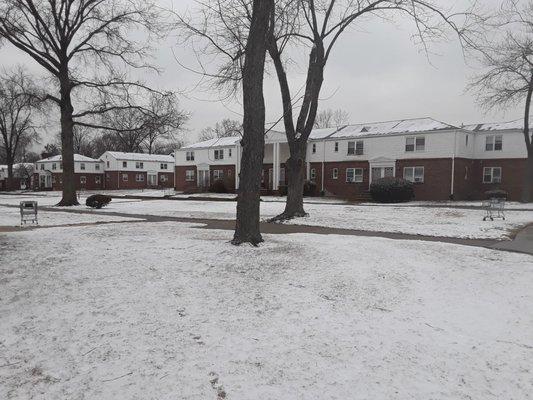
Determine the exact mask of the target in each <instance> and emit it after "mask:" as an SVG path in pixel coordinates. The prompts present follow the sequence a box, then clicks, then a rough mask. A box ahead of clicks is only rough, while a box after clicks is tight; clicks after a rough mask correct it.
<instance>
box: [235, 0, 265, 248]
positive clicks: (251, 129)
mask: <svg viewBox="0 0 533 400" xmlns="http://www.w3.org/2000/svg"><path fill="white" fill-rule="evenodd" d="M273 10H274V1H273V0H254V2H253V15H252V23H251V25H250V33H249V35H248V42H247V43H246V58H245V63H244V71H243V80H242V85H243V106H244V119H243V130H244V134H243V138H242V141H241V144H242V147H243V153H242V158H241V173H240V178H239V190H238V197H237V221H236V224H235V234H234V236H233V241H232V243H233V244H236V245H238V244H241V243H251V244H253V245H257V244H258V243H261V242H262V241H263V238H262V236H261V232H260V231H259V218H260V216H259V201H260V198H259V191H260V188H261V169H262V167H263V155H264V154H263V152H264V147H265V100H264V97H263V76H264V71H265V53H266V40H267V34H268V29H269V21H270V18H271V16H272V14H273Z"/></svg>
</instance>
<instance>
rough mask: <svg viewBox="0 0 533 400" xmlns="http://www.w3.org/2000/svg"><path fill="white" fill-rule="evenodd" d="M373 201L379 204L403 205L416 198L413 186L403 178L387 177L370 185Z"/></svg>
mask: <svg viewBox="0 0 533 400" xmlns="http://www.w3.org/2000/svg"><path fill="white" fill-rule="evenodd" d="M370 194H371V195H372V199H373V200H374V201H377V202H378V203H402V202H406V201H410V200H412V199H413V198H414V197H415V194H414V190H413V184H412V183H411V182H409V181H407V180H405V179H402V178H395V177H387V178H381V179H378V180H377V181H376V182H373V183H372V184H371V185H370Z"/></svg>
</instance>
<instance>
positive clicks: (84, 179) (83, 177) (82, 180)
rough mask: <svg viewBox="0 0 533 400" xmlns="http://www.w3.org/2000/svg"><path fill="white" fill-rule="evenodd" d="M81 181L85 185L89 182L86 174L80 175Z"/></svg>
mask: <svg viewBox="0 0 533 400" xmlns="http://www.w3.org/2000/svg"><path fill="white" fill-rule="evenodd" d="M80 183H81V184H82V185H85V184H86V183H87V178H86V177H85V176H80Z"/></svg>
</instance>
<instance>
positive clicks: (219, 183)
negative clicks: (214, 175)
mask: <svg viewBox="0 0 533 400" xmlns="http://www.w3.org/2000/svg"><path fill="white" fill-rule="evenodd" d="M209 191H210V192H211V193H229V190H228V186H227V185H226V182H225V181H224V179H216V180H215V181H214V182H213V183H212V184H211V186H209Z"/></svg>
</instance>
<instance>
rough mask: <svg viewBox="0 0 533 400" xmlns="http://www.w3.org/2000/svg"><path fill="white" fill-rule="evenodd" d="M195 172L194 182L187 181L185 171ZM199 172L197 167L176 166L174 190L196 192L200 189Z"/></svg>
mask: <svg viewBox="0 0 533 400" xmlns="http://www.w3.org/2000/svg"><path fill="white" fill-rule="evenodd" d="M187 170H194V181H187V180H185V171H187ZM197 182H198V171H197V170H196V166H195V165H190V166H176V168H175V173H174V188H175V189H176V190H179V191H187V190H194V189H196V188H197V187H198V184H197Z"/></svg>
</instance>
